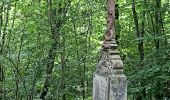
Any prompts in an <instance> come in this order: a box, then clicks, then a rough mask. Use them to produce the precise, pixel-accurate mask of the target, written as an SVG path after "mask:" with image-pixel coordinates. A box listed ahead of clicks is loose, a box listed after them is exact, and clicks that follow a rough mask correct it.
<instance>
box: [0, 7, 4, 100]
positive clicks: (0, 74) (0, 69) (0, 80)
mask: <svg viewBox="0 0 170 100" xmlns="http://www.w3.org/2000/svg"><path fill="white" fill-rule="evenodd" d="M0 6H1V7H0V39H1V35H2V34H3V33H2V25H3V4H2V5H0ZM2 53H3V44H2V40H1V41H0V56H2ZM3 72H4V71H3V66H2V61H1V60H0V84H1V85H0V100H2V98H3V79H4V73H3Z"/></svg>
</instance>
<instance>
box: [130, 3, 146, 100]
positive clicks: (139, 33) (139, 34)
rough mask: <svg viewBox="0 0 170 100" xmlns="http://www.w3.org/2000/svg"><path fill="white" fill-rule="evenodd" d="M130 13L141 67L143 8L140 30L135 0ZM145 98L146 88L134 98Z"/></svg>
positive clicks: (138, 99)
mask: <svg viewBox="0 0 170 100" xmlns="http://www.w3.org/2000/svg"><path fill="white" fill-rule="evenodd" d="M143 3H144V6H145V5H146V0H144V1H143ZM132 13H133V19H134V24H135V30H136V37H137V39H138V41H137V42H138V43H137V44H138V51H139V56H140V61H141V64H140V66H141V67H143V64H142V61H143V60H144V42H143V37H144V28H145V27H144V26H145V10H143V13H142V17H143V18H142V23H141V24H142V25H141V27H142V28H141V30H140V28H139V21H138V20H139V19H138V14H137V11H136V7H135V0H132ZM141 84H142V86H144V84H145V83H141ZM143 97H144V98H146V89H143V90H142V93H139V94H138V95H137V98H136V100H142V98H143Z"/></svg>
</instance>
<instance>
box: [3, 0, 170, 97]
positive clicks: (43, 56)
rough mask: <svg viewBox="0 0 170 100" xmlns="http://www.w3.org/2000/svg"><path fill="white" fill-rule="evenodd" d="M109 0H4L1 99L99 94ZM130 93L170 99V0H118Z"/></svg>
mask: <svg viewBox="0 0 170 100" xmlns="http://www.w3.org/2000/svg"><path fill="white" fill-rule="evenodd" d="M106 1H107V0H0V100H92V93H93V73H94V71H95V69H96V64H97V62H98V60H99V58H100V50H101V46H102V43H103V40H104V37H103V36H104V33H105V31H106V22H107V21H106V9H107V6H106ZM115 1H116V18H115V29H116V41H117V44H118V49H119V51H120V55H121V59H122V61H123V63H124V73H125V75H126V76H127V79H128V89H127V90H128V100H170V28H169V27H170V0H115Z"/></svg>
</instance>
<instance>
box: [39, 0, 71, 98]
mask: <svg viewBox="0 0 170 100" xmlns="http://www.w3.org/2000/svg"><path fill="white" fill-rule="evenodd" d="M70 3H71V1H70V0H68V5H70ZM53 4H54V1H53V0H48V1H47V6H48V7H49V14H48V19H49V23H50V27H51V39H52V41H51V47H50V49H49V52H48V62H47V66H46V78H45V82H44V86H43V90H42V92H41V94H40V99H43V100H44V99H45V96H46V95H47V93H48V89H49V87H50V80H51V78H52V73H53V67H54V61H55V58H56V56H57V54H56V51H57V49H58V48H59V44H60V30H61V27H62V25H63V24H64V22H65V20H66V19H65V18H66V13H67V10H68V8H66V7H67V6H68V5H67V4H65V5H66V6H64V7H62V2H60V4H59V7H58V8H54V6H53ZM59 16H60V17H59Z"/></svg>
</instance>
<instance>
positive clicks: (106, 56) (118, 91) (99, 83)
mask: <svg viewBox="0 0 170 100" xmlns="http://www.w3.org/2000/svg"><path fill="white" fill-rule="evenodd" d="M107 5H108V7H107V8H108V9H107V31H106V33H105V36H104V37H105V40H104V42H103V45H102V50H101V57H100V60H99V62H98V64H97V68H96V71H95V73H94V76H93V100H127V78H126V76H125V75H124V74H123V62H122V60H121V58H120V55H119V51H118V49H117V44H116V40H115V36H116V35H115V25H114V24H115V22H114V21H115V1H114V0H107Z"/></svg>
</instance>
